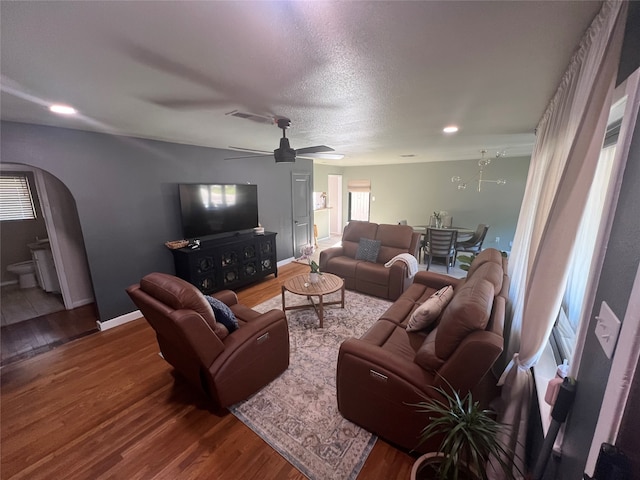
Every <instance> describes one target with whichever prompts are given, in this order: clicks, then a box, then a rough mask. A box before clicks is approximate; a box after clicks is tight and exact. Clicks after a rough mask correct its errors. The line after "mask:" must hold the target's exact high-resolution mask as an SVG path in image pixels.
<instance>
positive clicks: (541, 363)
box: [533, 341, 558, 437]
mask: <svg viewBox="0 0 640 480" xmlns="http://www.w3.org/2000/svg"><path fill="white" fill-rule="evenodd" d="M557 369H558V365H556V358H555V356H554V355H553V349H552V348H551V344H550V343H549V342H548V341H547V344H546V345H545V347H544V349H543V350H542V353H540V358H539V359H538V362H537V363H536V364H535V365H534V366H533V379H534V381H535V383H536V393H537V395H538V406H539V407H540V421H541V422H542V436H543V437H546V436H547V432H548V431H549V426H550V425H551V405H549V404H548V403H547V402H545V401H544V395H545V393H547V385H548V384H549V380H551V379H552V378H554V377H555V376H556V370H557Z"/></svg>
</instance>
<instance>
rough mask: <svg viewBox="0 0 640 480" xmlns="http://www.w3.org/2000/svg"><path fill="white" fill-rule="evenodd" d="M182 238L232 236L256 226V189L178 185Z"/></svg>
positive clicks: (246, 186) (254, 186)
mask: <svg viewBox="0 0 640 480" xmlns="http://www.w3.org/2000/svg"><path fill="white" fill-rule="evenodd" d="M180 210H181V213H182V234H183V235H184V238H199V237H205V236H209V235H218V234H221V233H235V232H240V231H242V230H249V229H252V228H254V227H257V226H258V186H257V185H248V184H220V183H217V184H203V183H198V184H196V183H189V184H180Z"/></svg>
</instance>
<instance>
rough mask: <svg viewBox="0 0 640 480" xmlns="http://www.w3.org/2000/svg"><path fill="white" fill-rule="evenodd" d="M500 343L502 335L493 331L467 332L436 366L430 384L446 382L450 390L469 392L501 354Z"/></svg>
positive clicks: (436, 384)
mask: <svg viewBox="0 0 640 480" xmlns="http://www.w3.org/2000/svg"><path fill="white" fill-rule="evenodd" d="M502 346H503V339H502V337H501V336H500V335H497V334H495V333H493V332H489V331H487V330H478V331H475V332H472V333H470V334H469V335H468V336H467V337H466V338H465V339H464V340H463V341H462V342H460V345H458V348H456V350H455V351H454V352H453V354H452V355H451V356H450V357H449V359H448V360H447V361H446V362H445V364H444V365H443V366H442V367H440V369H439V370H438V375H436V379H435V381H434V387H442V388H446V386H447V385H446V383H447V382H449V383H450V384H451V386H452V387H453V388H454V390H457V391H459V392H468V391H470V390H471V389H473V387H475V386H476V385H477V384H478V382H480V380H481V379H482V377H484V376H485V375H486V373H487V372H488V371H489V370H490V369H491V367H492V366H493V364H494V363H495V361H496V360H497V359H498V357H499V356H500V354H501V353H502ZM444 379H446V380H447V382H445V380H444Z"/></svg>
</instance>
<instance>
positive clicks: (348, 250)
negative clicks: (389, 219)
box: [320, 221, 420, 300]
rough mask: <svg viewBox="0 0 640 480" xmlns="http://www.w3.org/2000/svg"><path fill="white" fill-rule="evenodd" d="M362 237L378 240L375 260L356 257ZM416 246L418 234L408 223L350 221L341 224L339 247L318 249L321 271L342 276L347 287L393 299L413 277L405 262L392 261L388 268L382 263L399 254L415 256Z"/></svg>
mask: <svg viewBox="0 0 640 480" xmlns="http://www.w3.org/2000/svg"><path fill="white" fill-rule="evenodd" d="M361 239H364V240H363V241H367V240H369V241H371V240H373V241H378V242H379V243H380V246H379V250H378V254H377V256H376V257H375V260H374V261H366V260H362V259H358V253H359V252H360V251H361V250H359V248H360V247H361V245H360V243H361ZM419 247H420V233H418V232H414V231H413V228H411V227H410V226H407V225H385V224H380V225H378V224H377V223H371V222H362V221H351V222H349V223H348V224H347V226H346V227H344V232H343V234H342V246H340V247H333V248H328V249H326V250H323V251H321V252H320V270H321V271H323V272H328V273H333V274H335V275H338V276H339V277H341V278H343V279H344V282H345V287H346V288H347V289H349V290H356V291H358V292H362V293H366V294H368V295H374V296H376V297H381V298H387V299H389V300H396V299H397V298H398V297H399V296H400V295H401V294H402V292H404V291H405V290H406V289H407V287H408V286H409V285H411V282H412V281H413V278H412V277H410V276H409V275H408V268H409V267H408V266H407V264H406V263H403V262H394V263H393V265H391V267H389V268H387V267H385V266H384V264H385V263H387V262H388V261H389V260H391V259H392V258H393V257H395V256H396V255H398V254H401V253H410V254H411V255H413V256H414V257H416V258H417V256H418V249H419Z"/></svg>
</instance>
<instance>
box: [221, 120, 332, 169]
mask: <svg viewBox="0 0 640 480" xmlns="http://www.w3.org/2000/svg"><path fill="white" fill-rule="evenodd" d="M276 124H277V125H278V128H280V129H281V130H282V138H281V139H280V147H279V148H276V149H275V150H274V151H273V154H272V153H271V152H267V151H264V150H252V149H249V148H239V147H231V146H230V147H229V148H232V149H234V150H241V151H245V152H252V153H253V154H252V155H244V156H241V157H231V158H225V160H236V159H240V158H252V157H264V156H271V155H273V156H274V158H275V160H276V163H293V162H295V161H296V158H297V157H300V158H325V159H329V160H340V159H341V158H343V157H344V155H342V154H340V153H329V152H334V151H335V150H334V149H333V148H331V147H328V146H326V145H315V146H313V147H305V148H299V149H297V150H296V149H293V148H291V146H290V145H289V139H288V138H287V128H289V127H290V126H291V120H289V119H288V118H285V117H279V118H277V119H276Z"/></svg>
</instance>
